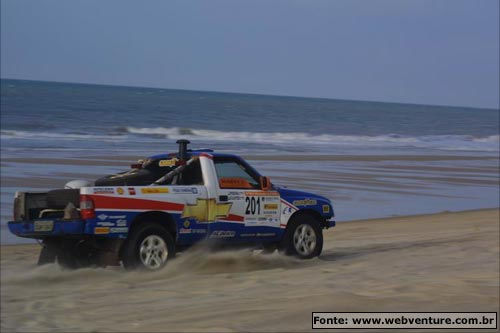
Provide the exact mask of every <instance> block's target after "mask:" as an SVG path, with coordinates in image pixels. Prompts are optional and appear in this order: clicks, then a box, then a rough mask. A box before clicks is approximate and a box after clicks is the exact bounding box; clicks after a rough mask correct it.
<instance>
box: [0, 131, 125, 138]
mask: <svg viewBox="0 0 500 333" xmlns="http://www.w3.org/2000/svg"><path fill="white" fill-rule="evenodd" d="M0 134H1V138H2V139H58V140H82V139H87V140H104V141H109V140H119V139H126V138H127V136H126V135H98V134H80V133H57V132H31V131H15V130H2V131H1V132H0Z"/></svg>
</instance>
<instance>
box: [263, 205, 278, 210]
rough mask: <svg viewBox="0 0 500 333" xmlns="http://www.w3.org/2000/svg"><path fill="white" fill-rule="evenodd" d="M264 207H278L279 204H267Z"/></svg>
mask: <svg viewBox="0 0 500 333" xmlns="http://www.w3.org/2000/svg"><path fill="white" fill-rule="evenodd" d="M264 209H278V204H265V205H264Z"/></svg>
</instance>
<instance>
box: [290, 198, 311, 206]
mask: <svg viewBox="0 0 500 333" xmlns="http://www.w3.org/2000/svg"><path fill="white" fill-rule="evenodd" d="M292 203H293V205H294V206H314V205H316V204H317V201H316V200H314V199H304V200H295V201H294V202H292Z"/></svg>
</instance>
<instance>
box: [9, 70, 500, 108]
mask: <svg viewBox="0 0 500 333" xmlns="http://www.w3.org/2000/svg"><path fill="white" fill-rule="evenodd" d="M0 80H12V81H30V82H43V83H63V84H75V85H89V86H105V87H120V88H143V89H158V90H161V89H165V90H178V91H189V92H202V93H216V94H234V95H256V96H266V97H284V98H300V99H306V98H308V99H324V100H334V101H346V102H361V103H381V104H401V105H413V106H434V107H443V108H463V109H482V110H495V111H499V110H500V106H499V108H494V107H479V106H461V105H446V104H425V103H409V102H387V101H377V100H355V99H344V98H333V97H317V96H292V95H279V94H264V93H251V92H240V91H217V90H200V89H182V88H165V87H151V86H136V85H121V84H109V83H89V82H76V81H73V82H67V81H47V80H35V79H14V78H7V77H0Z"/></svg>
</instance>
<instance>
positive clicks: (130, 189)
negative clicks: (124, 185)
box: [128, 187, 135, 195]
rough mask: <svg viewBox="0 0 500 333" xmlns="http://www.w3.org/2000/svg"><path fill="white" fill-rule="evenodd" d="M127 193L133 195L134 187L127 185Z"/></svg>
mask: <svg viewBox="0 0 500 333" xmlns="http://www.w3.org/2000/svg"><path fill="white" fill-rule="evenodd" d="M128 194H129V195H135V188H133V187H129V188H128Z"/></svg>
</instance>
